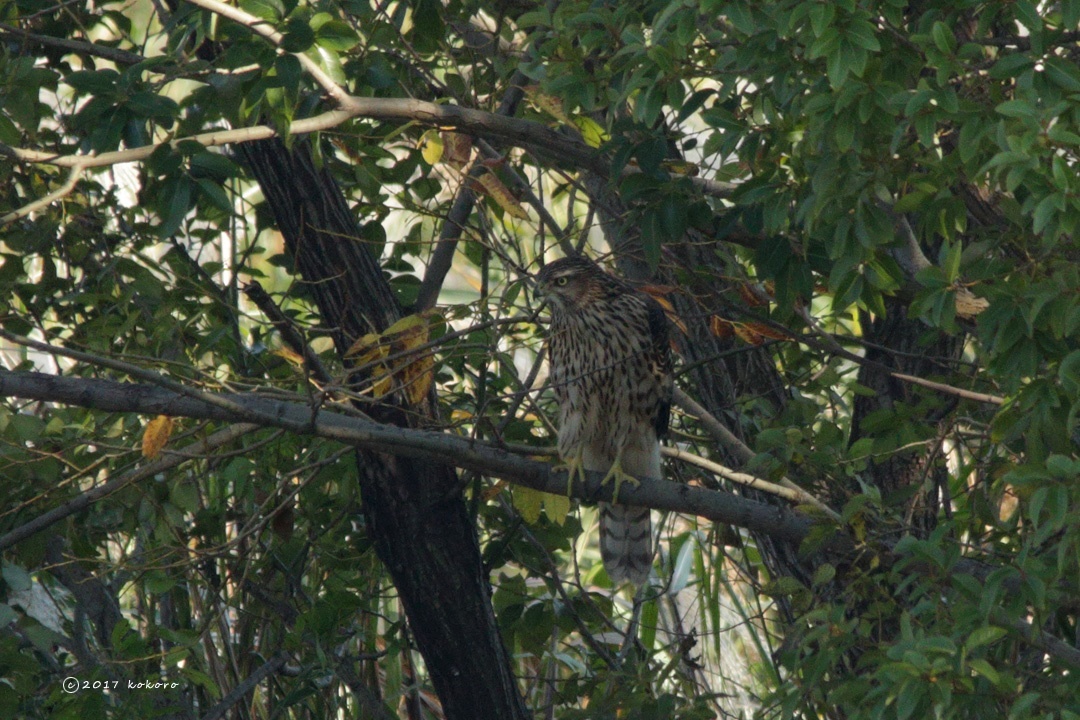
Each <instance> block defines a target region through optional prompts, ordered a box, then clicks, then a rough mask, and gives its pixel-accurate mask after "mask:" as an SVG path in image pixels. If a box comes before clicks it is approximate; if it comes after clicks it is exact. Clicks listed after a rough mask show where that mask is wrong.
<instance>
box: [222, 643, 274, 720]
mask: <svg viewBox="0 0 1080 720" xmlns="http://www.w3.org/2000/svg"><path fill="white" fill-rule="evenodd" d="M287 659H288V655H287V654H286V653H285V651H284V650H279V651H278V652H277V653H275V654H274V656H273V657H272V658H270V659H269V660H267V661H266V662H264V663H263V664H262V665H260V666H259V667H258V668H256V669H255V672H253V673H251V674H250V675H248V676H247V677H246V678H244V680H243V682H241V683H240V684H239V685H237V686H236V687H234V688H233V689H232V690H230V691H229V694H228V695H226V696H225V697H223V698H221V702H219V703H218V704H217V705H215V706H214V707H212V708H210V712H208V713H206V714H205V715H203V716H202V720H221V718H223V717H225V713H227V712H228V711H229V708H231V707H232V706H233V705H235V704H236V703H238V702H240V701H241V700H242V699H243V698H244V696H245V695H247V694H248V693H249V692H251V691H252V690H254V689H255V686H256V685H258V684H259V683H261V682H262V681H263V680H265V679H266V678H267V677H269V676H270V675H272V674H274V673H276V672H277V671H278V670H280V669H281V667H282V666H283V665H285V661H286V660H287Z"/></svg>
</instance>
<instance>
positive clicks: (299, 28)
mask: <svg viewBox="0 0 1080 720" xmlns="http://www.w3.org/2000/svg"><path fill="white" fill-rule="evenodd" d="M314 44H315V33H314V31H312V29H311V26H310V25H308V23H307V20H304V19H302V18H292V19H291V20H289V22H287V23H285V32H284V37H282V39H281V49H282V50H284V51H285V52H290V53H302V52H305V51H306V50H307V49H308V48H310V47H311V46H312V45H314Z"/></svg>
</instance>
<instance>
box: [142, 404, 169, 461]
mask: <svg viewBox="0 0 1080 720" xmlns="http://www.w3.org/2000/svg"><path fill="white" fill-rule="evenodd" d="M173 422H174V421H173V419H172V418H171V417H169V416H168V415H158V416H157V417H156V418H154V419H153V420H151V421H150V422H148V423H147V424H146V429H145V430H143V436H142V454H143V457H144V458H148V459H150V460H153V459H154V458H156V457H157V456H158V454H159V453H160V452H161V449H162V448H164V447H165V443H167V442H169V436H170V435H172V431H173Z"/></svg>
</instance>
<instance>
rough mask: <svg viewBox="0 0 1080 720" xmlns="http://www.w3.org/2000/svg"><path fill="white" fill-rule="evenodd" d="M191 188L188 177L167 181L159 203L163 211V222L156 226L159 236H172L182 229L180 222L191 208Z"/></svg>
mask: <svg viewBox="0 0 1080 720" xmlns="http://www.w3.org/2000/svg"><path fill="white" fill-rule="evenodd" d="M191 188H192V182H191V180H189V179H188V178H186V177H177V178H172V179H171V180H168V181H166V183H165V187H164V188H163V189H162V192H161V200H160V204H159V207H160V208H161V209H162V211H163V212H162V218H161V224H160V225H158V226H157V228H156V232H157V236H158V237H160V238H169V237H172V236H173V235H175V234H176V231H177V230H179V229H180V224H181V223H182V222H184V218H185V217H187V214H188V211H190V210H191Z"/></svg>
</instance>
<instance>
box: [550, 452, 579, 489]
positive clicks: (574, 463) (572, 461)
mask: <svg viewBox="0 0 1080 720" xmlns="http://www.w3.org/2000/svg"><path fill="white" fill-rule="evenodd" d="M583 453H584V450H583V449H582V448H581V447H578V448H577V449H576V450H574V452H573V453H572V454H571V455H570V456H569V457H567V458H564V459H563V462H561V463H559V464H558V465H556V466H555V469H556V470H566V494H567V495H568V496H569V495H571V494H573V492H574V477H575V476H577V477H579V478H581V486H582V487H585V461H584V460H583V459H582V457H581V456H582V454H583Z"/></svg>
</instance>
